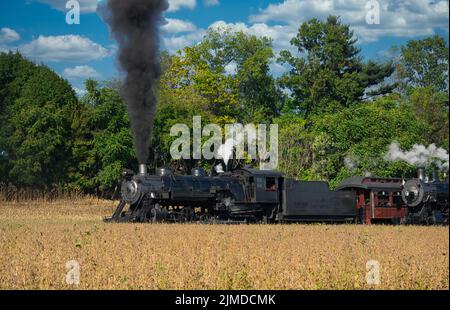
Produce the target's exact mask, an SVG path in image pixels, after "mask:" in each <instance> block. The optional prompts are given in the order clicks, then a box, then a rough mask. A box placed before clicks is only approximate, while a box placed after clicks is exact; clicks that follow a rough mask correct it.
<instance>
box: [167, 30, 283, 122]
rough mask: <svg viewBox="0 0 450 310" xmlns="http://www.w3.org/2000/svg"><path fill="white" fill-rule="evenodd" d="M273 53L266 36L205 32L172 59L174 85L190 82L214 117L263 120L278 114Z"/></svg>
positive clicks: (278, 105)
mask: <svg viewBox="0 0 450 310" xmlns="http://www.w3.org/2000/svg"><path fill="white" fill-rule="evenodd" d="M273 57H274V55H273V50H272V42H271V41H270V40H269V39H267V38H258V37H256V36H251V35H247V34H245V33H243V32H233V31H231V30H230V29H218V30H217V29H216V30H209V31H208V33H207V34H206V36H205V37H204V39H203V40H202V42H200V43H199V44H197V45H194V46H191V47H186V48H185V49H184V50H183V55H181V54H180V55H179V56H177V59H176V60H174V61H173V62H172V65H173V66H174V67H175V68H174V70H172V72H173V73H175V72H176V73H175V74H176V79H175V80H172V82H175V84H172V88H174V87H182V86H188V85H191V86H193V87H194V89H195V90H196V91H197V92H198V93H199V94H200V96H202V97H203V98H205V99H206V100H208V102H209V108H208V109H209V111H210V112H211V113H213V114H214V115H217V116H231V117H232V118H236V119H237V120H238V121H241V122H249V121H252V122H257V121H263V120H264V121H267V120H270V118H272V117H274V116H276V115H278V113H279V110H280V105H281V102H282V96H281V92H280V90H279V89H278V87H277V85H276V83H275V79H274V78H273V77H272V76H271V74H270V63H271V61H272V59H273ZM230 69H235V70H230ZM227 70H228V72H227ZM172 77H175V76H172ZM174 85H177V86H174Z"/></svg>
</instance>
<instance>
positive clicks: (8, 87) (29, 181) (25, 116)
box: [0, 53, 78, 188]
mask: <svg viewBox="0 0 450 310" xmlns="http://www.w3.org/2000/svg"><path fill="white" fill-rule="evenodd" d="M0 80H1V85H0V86H1V88H0V96H1V97H2V104H1V107H0V108H1V110H2V113H1V129H2V130H1V132H0V149H1V150H2V152H3V153H4V154H7V156H6V158H4V159H3V160H2V161H1V162H2V163H1V168H0V169H2V170H3V171H2V176H1V178H2V181H6V182H12V183H14V184H18V185H23V186H34V187H40V188H51V187H53V186H55V185H61V184H62V183H64V182H65V181H66V171H67V168H68V165H69V164H70V156H69V154H70V151H69V150H70V147H71V141H72V136H73V132H72V123H73V121H74V116H75V114H74V113H75V111H76V110H77V106H78V102H77V98H76V96H75V92H74V91H73V90H72V88H71V86H70V85H69V83H68V82H67V81H65V80H63V79H61V78H60V77H59V76H58V75H57V74H55V73H54V72H53V71H51V70H50V69H49V68H47V67H45V66H41V65H39V66H38V65H34V64H32V63H31V62H29V61H28V60H26V59H24V58H22V56H20V55H19V54H12V53H9V54H1V55H0ZM4 157H5V156H4Z"/></svg>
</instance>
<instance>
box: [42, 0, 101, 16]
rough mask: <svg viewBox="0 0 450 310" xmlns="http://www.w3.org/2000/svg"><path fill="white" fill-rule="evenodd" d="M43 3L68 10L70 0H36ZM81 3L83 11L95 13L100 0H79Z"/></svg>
mask: <svg viewBox="0 0 450 310" xmlns="http://www.w3.org/2000/svg"><path fill="white" fill-rule="evenodd" d="M35 1H38V2H41V3H45V4H48V5H50V6H51V7H53V8H55V9H57V10H60V11H64V12H66V11H68V9H66V3H67V2H68V0H35ZM77 1H78V2H79V3H80V9H81V12H82V13H94V12H95V11H96V10H97V5H98V2H100V1H99V0H77Z"/></svg>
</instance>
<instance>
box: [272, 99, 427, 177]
mask: <svg viewBox="0 0 450 310" xmlns="http://www.w3.org/2000/svg"><path fill="white" fill-rule="evenodd" d="M277 122H278V123H279V124H280V127H281V128H282V129H281V130H280V140H281V141H280V147H279V148H280V152H281V153H280V156H279V157H280V161H281V162H280V167H281V169H282V170H283V171H285V172H286V173H287V174H288V175H290V176H293V177H296V178H301V179H307V180H328V181H331V184H332V185H333V186H335V185H337V184H338V183H339V182H340V181H341V180H342V179H344V178H345V177H348V176H351V175H364V174H368V173H370V174H373V175H377V176H386V177H388V176H390V177H394V176H401V175H404V174H405V172H406V174H407V173H412V169H411V167H409V166H407V165H405V164H402V163H393V162H387V161H385V160H384V154H385V153H386V152H387V149H388V146H389V145H390V144H391V142H392V141H398V142H399V143H400V144H401V145H402V146H404V147H411V146H412V145H413V144H414V143H425V142H426V137H425V136H424V133H425V132H426V130H427V124H426V123H425V122H423V121H422V120H421V119H419V118H417V117H416V116H415V114H414V112H413V110H412V108H411V107H410V106H408V105H405V104H402V103H401V101H400V98H399V97H398V96H397V97H396V96H394V95H391V96H389V97H386V98H378V99H377V100H375V101H373V102H364V103H361V104H359V105H352V106H350V107H348V108H345V109H342V110H341V111H339V112H337V113H328V114H321V115H317V116H314V117H313V119H312V120H310V126H306V125H305V124H306V120H304V119H302V118H301V117H300V116H295V115H294V116H292V115H291V116H289V115H287V116H282V117H281V118H279V119H278V120H277ZM347 161H351V162H352V164H348V163H347V165H346V162H347Z"/></svg>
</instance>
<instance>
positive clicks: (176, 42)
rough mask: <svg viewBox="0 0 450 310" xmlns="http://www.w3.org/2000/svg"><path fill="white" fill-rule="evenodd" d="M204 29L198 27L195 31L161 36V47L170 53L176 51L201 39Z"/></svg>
mask: <svg viewBox="0 0 450 310" xmlns="http://www.w3.org/2000/svg"><path fill="white" fill-rule="evenodd" d="M205 33H206V31H205V30H204V29H198V30H197V31H195V32H191V33H188V34H185V35H180V36H169V37H164V38H163V42H162V43H163V47H164V49H166V50H167V51H168V52H170V53H172V54H173V53H176V52H177V51H179V50H181V49H183V48H184V47H186V46H191V45H192V44H194V43H197V42H199V41H201V40H202V38H203V36H204V35H205Z"/></svg>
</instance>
